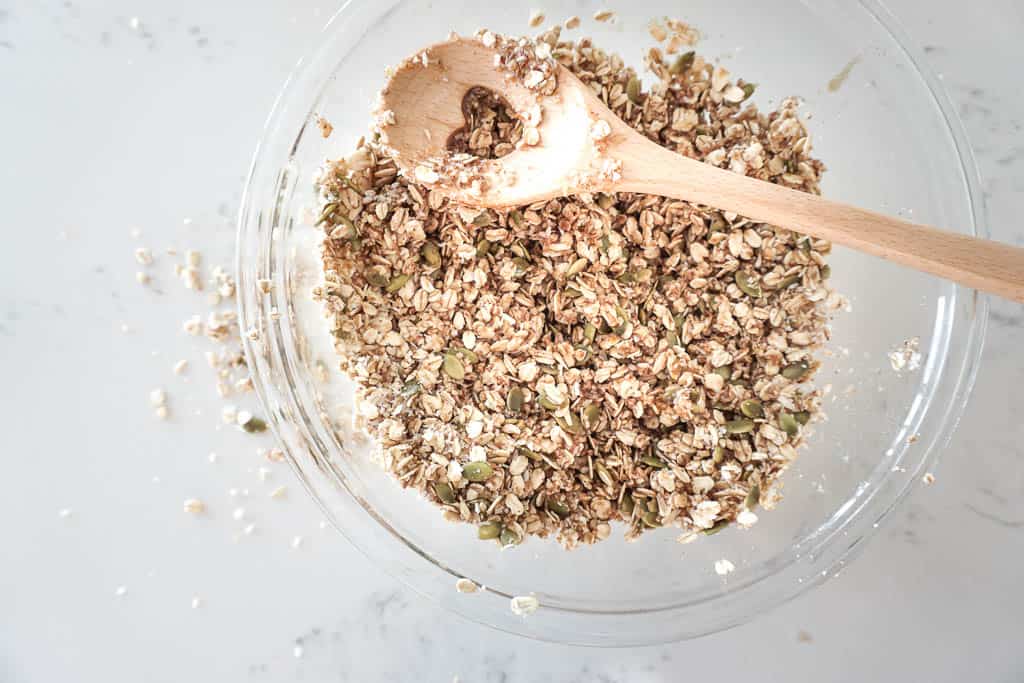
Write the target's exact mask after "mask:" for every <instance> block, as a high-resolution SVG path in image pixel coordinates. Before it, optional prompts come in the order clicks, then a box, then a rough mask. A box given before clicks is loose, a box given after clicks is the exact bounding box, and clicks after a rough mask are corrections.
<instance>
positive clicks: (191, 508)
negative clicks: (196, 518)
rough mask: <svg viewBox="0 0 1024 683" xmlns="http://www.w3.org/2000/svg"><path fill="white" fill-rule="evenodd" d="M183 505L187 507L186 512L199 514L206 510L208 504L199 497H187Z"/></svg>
mask: <svg viewBox="0 0 1024 683" xmlns="http://www.w3.org/2000/svg"><path fill="white" fill-rule="evenodd" d="M183 507H184V509H185V512H189V513H191V514H194V515H198V514H199V513H201V512H204V511H205V510H206V505H205V504H204V503H203V501H201V500H199V499H198V498H188V499H186V500H185V502H184V504H183Z"/></svg>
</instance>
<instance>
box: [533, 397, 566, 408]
mask: <svg viewBox="0 0 1024 683" xmlns="http://www.w3.org/2000/svg"><path fill="white" fill-rule="evenodd" d="M537 403H539V404H540V407H541V408H543V409H545V410H558V409H559V408H560V407H561V406H559V405H558V404H557V403H555V402H554V401H552V400H551V399H550V398H548V397H547V396H545V395H544V394H541V395H540V398H538V399H537Z"/></svg>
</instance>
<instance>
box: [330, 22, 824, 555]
mask: <svg viewBox="0 0 1024 683" xmlns="http://www.w3.org/2000/svg"><path fill="white" fill-rule="evenodd" d="M531 44H533V43H531ZM536 44H537V45H541V46H542V47H541V52H542V53H543V54H544V55H547V54H548V53H550V54H551V56H553V57H554V59H556V60H557V61H558V62H559V63H561V64H562V65H564V66H565V67H567V68H569V69H570V70H572V71H573V72H574V73H575V74H576V75H577V76H578V77H579V78H581V79H582V80H583V81H584V82H586V83H588V84H589V85H590V86H591V87H593V88H594V90H595V91H596V92H598V93H599V94H600V96H601V99H602V100H603V101H604V102H606V103H607V104H608V106H609V107H610V108H611V109H612V110H613V111H614V112H615V114H616V115H618V116H619V117H621V118H622V119H623V120H624V121H626V122H628V123H629V124H630V125H632V126H633V127H635V128H636V129H637V130H639V131H641V132H642V133H644V134H645V135H647V136H648V137H650V138H651V139H652V140H655V141H657V142H658V143H660V144H662V145H663V146H665V147H667V148H669V149H672V150H674V151H676V152H678V153H680V154H684V155H687V156H689V157H693V158H697V159H701V160H703V161H705V162H706V163H709V164H714V165H716V166H720V167H726V168H729V169H731V170H732V171H734V172H736V173H745V174H747V175H751V176H754V177H757V178H761V179H764V180H768V181H771V182H775V183H779V184H783V185H786V186H788V187H793V188H797V189H801V190H804V191H807V192H813V193H817V192H818V191H819V190H818V181H819V178H820V175H821V173H822V171H823V170H824V169H823V166H822V164H821V163H820V162H819V161H817V160H815V159H813V158H811V156H810V150H811V146H810V142H809V138H808V134H807V131H806V129H805V127H804V124H803V122H802V120H801V118H800V117H799V116H798V111H797V108H798V102H797V101H796V100H795V99H789V100H786V101H784V102H783V103H782V104H781V105H780V106H779V108H778V109H777V110H776V111H773V112H771V113H767V114H765V113H761V112H759V111H758V109H757V108H756V107H755V106H754V105H753V104H751V103H750V102H749V101H748V99H749V98H750V96H751V94H752V93H753V91H754V86H753V85H752V84H749V83H745V82H744V81H742V80H733V78H732V77H731V76H730V74H729V73H728V71H726V70H725V69H724V68H722V67H720V66H714V65H712V64H710V63H708V62H706V61H705V60H704V59H702V58H701V57H700V56H698V55H695V54H694V53H693V52H687V53H685V54H682V55H678V56H675V57H667V56H665V55H664V54H663V53H662V52H661V50H659V49H651V50H650V51H649V52H648V54H647V55H646V59H645V64H646V66H647V67H648V69H649V70H650V71H651V72H653V73H654V75H655V76H656V81H655V82H654V83H653V84H652V85H651V86H650V87H649V88H648V89H645V88H644V87H643V86H642V85H641V82H640V80H639V78H638V76H637V74H636V73H635V72H634V70H633V69H632V68H630V67H628V66H626V65H625V64H624V63H623V61H622V59H621V58H620V57H618V56H617V55H613V54H608V53H606V52H604V51H603V50H601V49H599V48H598V47H595V46H594V45H592V44H591V42H590V41H589V40H588V39H580V40H577V41H575V42H566V41H562V40H560V27H557V26H556V27H555V28H552V29H551V30H549V31H547V32H545V33H543V34H542V35H541V36H540V37H539V38H538V39H537V43H536ZM467 112H469V120H468V121H467V130H466V132H465V134H464V135H463V136H460V137H459V138H458V140H457V145H458V146H459V147H460V149H461V151H465V152H469V153H471V154H473V155H477V156H480V157H495V156H500V155H503V154H507V153H508V152H510V151H512V150H513V149H514V148H515V146H516V145H517V144H519V143H520V140H521V139H522V136H523V126H522V124H521V123H519V122H518V121H517V120H516V119H515V118H514V116H512V115H511V114H510V113H509V112H508V111H507V110H505V109H504V107H503V106H502V103H501V102H500V100H497V99H496V98H493V97H490V96H489V95H488V94H487V93H477V95H476V97H475V99H474V101H472V102H470V103H468V106H467ZM318 184H319V189H320V193H321V197H322V200H323V202H324V205H323V207H322V213H321V219H320V224H321V225H322V227H323V229H324V231H325V239H324V242H323V248H322V257H323V269H324V273H323V275H324V281H323V284H322V286H320V287H319V288H317V291H316V296H317V297H318V298H319V299H321V300H322V303H323V305H324V307H325V312H326V316H327V318H328V320H329V325H330V329H331V331H332V333H333V335H334V337H335V339H336V347H337V351H338V354H339V358H340V369H341V370H342V371H343V372H345V373H347V374H348V375H350V376H351V377H352V378H353V379H354V380H355V382H356V383H357V385H358V386H359V388H360V389H359V392H360V395H359V400H360V411H359V415H358V417H357V420H358V421H359V422H360V426H362V427H364V428H365V429H367V430H368V431H369V432H370V434H371V435H372V436H373V437H374V438H375V439H376V441H377V442H378V443H379V444H380V446H381V448H382V459H383V464H384V466H385V467H386V468H387V469H388V470H389V471H390V472H391V473H393V474H394V476H395V477H396V479H397V480H398V481H399V482H400V483H401V485H402V486H405V487H413V488H416V489H418V490H420V491H421V492H422V493H423V495H425V496H426V497H428V498H429V499H430V500H431V501H433V502H435V503H436V504H437V505H439V506H442V507H443V510H444V512H443V514H444V515H445V517H446V518H447V519H449V520H453V521H456V520H458V521H463V522H468V523H471V524H475V525H477V526H478V535H479V536H480V538H483V539H496V540H497V541H499V542H500V543H501V544H502V545H506V546H507V545H514V544H517V543H519V542H521V541H522V540H524V539H525V537H526V536H528V535H534V536H541V537H543V536H549V535H553V536H555V537H557V538H558V540H559V541H561V542H562V543H563V544H564V545H565V546H567V547H572V546H574V545H577V544H579V543H592V542H595V541H598V540H602V539H605V538H608V536H609V535H610V534H611V530H612V528H611V524H610V523H611V522H613V521H621V522H623V523H624V524H625V525H626V527H627V530H626V534H627V537H630V538H632V537H635V536H637V535H639V534H641V533H642V532H644V531H645V530H649V529H652V528H656V527H661V526H676V527H679V528H681V529H682V531H683V535H682V536H681V540H687V541H688V540H692V539H693V538H695V537H696V535H697V534H699V533H711V532H714V531H717V530H719V529H721V528H722V527H723V526H725V525H726V524H729V523H730V522H733V521H737V523H738V524H739V525H740V526H749V525H751V524H753V523H754V522H756V521H757V515H756V514H754V510H755V509H756V508H757V506H758V504H760V505H761V506H762V507H765V508H769V507H771V506H773V505H774V503H775V501H777V500H778V498H779V490H778V487H779V484H778V482H777V478H778V475H779V474H780V473H781V472H782V471H783V470H784V469H785V468H786V467H787V466H788V464H789V463H790V462H792V461H793V459H794V458H795V457H796V455H797V451H798V449H799V448H800V446H801V444H802V443H803V441H804V439H805V437H806V432H807V427H806V426H805V425H807V424H808V423H809V422H813V421H814V420H815V419H816V418H817V417H818V416H819V414H820V411H819V400H820V394H819V392H818V391H817V390H815V389H814V387H813V386H812V385H811V384H810V383H809V380H810V379H811V378H812V376H813V375H814V373H815V371H816V369H817V367H818V361H817V360H816V357H815V351H816V349H818V348H819V347H820V346H821V345H822V344H823V343H824V342H825V341H826V340H827V338H828V334H829V332H828V326H827V322H828V318H829V315H830V313H831V311H833V310H835V309H838V308H839V306H840V305H841V298H840V297H839V296H838V295H836V294H834V293H833V292H832V291H831V290H830V288H829V287H828V286H827V285H826V282H825V280H826V278H827V277H828V275H829V267H828V265H826V262H825V259H826V256H827V254H828V253H829V250H830V245H829V244H828V243H827V242H824V241H819V240H812V239H809V238H806V237H803V236H801V235H798V234H795V233H792V232H789V231H787V230H785V229H781V228H776V227H773V226H770V225H764V224H759V223H753V222H751V221H749V220H746V219H744V218H743V217H741V216H737V215H734V214H730V213H720V212H717V211H714V210H711V209H708V208H707V207H701V206H695V205H692V204H689V203H687V202H682V201H677V200H672V199H665V198H661V197H654V196H644V195H635V194H617V195H606V194H597V195H588V194H584V195H580V196H576V197H571V198H564V199H557V200H552V201H548V202H542V203H538V204H534V205H531V206H523V207H520V208H518V209H516V210H512V211H507V212H498V211H493V210H480V209H474V208H467V207H459V206H455V205H452V204H450V203H448V202H447V201H446V200H445V199H444V198H443V197H442V196H441V195H440V194H438V193H437V192H436V191H430V190H428V189H426V188H424V187H423V185H422V184H419V183H417V182H416V180H415V179H410V178H407V177H403V176H402V175H400V174H399V173H398V171H397V169H396V167H395V164H394V163H393V161H392V160H391V159H389V158H388V157H387V155H386V153H385V151H384V149H383V147H382V146H381V145H380V144H379V142H376V141H373V140H371V141H364V142H362V143H360V146H359V148H358V149H357V150H356V151H355V153H354V154H353V155H352V156H351V157H349V158H348V159H344V160H340V161H336V162H333V163H331V164H329V165H327V166H326V167H325V168H324V169H323V172H322V174H321V177H320V178H319V179H318Z"/></svg>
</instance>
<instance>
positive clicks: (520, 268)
mask: <svg viewBox="0 0 1024 683" xmlns="http://www.w3.org/2000/svg"><path fill="white" fill-rule="evenodd" d="M512 263H514V264H516V277H519V276H521V275H522V274H523V273H525V272H526V271H528V270H529V269H530V262H529V261H527V260H526V259H524V258H523V257H521V256H517V257H515V258H514V259H512Z"/></svg>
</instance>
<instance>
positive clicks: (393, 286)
mask: <svg viewBox="0 0 1024 683" xmlns="http://www.w3.org/2000/svg"><path fill="white" fill-rule="evenodd" d="M411 277H412V276H411V275H409V274H408V273H402V274H401V275H396V276H395V277H393V278H391V281H390V282H388V286H387V287H385V289H384V291H386V292H387V293H388V294H394V293H395V292H397V291H398V290H400V289H401V288H402V287H404V286H405V283H406V282H408V281H409V278H411Z"/></svg>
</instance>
